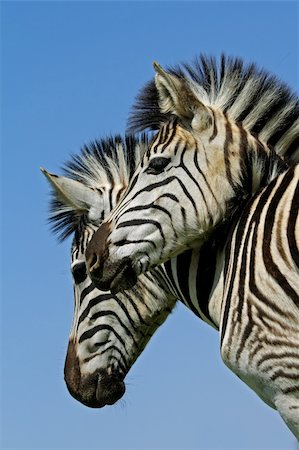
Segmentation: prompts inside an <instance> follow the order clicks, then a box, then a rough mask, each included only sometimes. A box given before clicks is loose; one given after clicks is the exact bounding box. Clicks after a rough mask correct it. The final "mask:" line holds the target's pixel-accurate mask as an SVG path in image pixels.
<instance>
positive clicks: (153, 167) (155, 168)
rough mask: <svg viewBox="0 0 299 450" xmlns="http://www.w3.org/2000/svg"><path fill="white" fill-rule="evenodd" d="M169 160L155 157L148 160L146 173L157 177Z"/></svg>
mask: <svg viewBox="0 0 299 450" xmlns="http://www.w3.org/2000/svg"><path fill="white" fill-rule="evenodd" d="M169 162H170V158H165V157H164V156H157V158H153V159H151V160H150V162H149V165H148V167H147V168H146V173H149V174H152V175H159V173H161V172H163V170H164V169H165V167H166V166H167V165H168V164H169Z"/></svg>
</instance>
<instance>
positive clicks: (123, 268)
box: [90, 258, 137, 294]
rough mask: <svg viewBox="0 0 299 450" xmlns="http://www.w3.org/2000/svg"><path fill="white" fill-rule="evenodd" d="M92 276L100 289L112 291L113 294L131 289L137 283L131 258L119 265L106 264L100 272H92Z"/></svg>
mask: <svg viewBox="0 0 299 450" xmlns="http://www.w3.org/2000/svg"><path fill="white" fill-rule="evenodd" d="M90 276H91V279H92V281H93V283H94V285H95V286H96V287H97V288H98V289H100V290H101V291H109V290H110V291H111V293H112V294H117V293H118V292H120V291H125V290H126V289H130V288H132V287H133V286H134V285H135V284H136V282H137V274H136V272H135V270H134V269H133V267H132V264H131V260H130V258H125V259H124V260H122V261H121V262H120V263H119V264H113V263H111V264H107V262H105V263H104V266H103V267H101V268H100V271H91V272H90Z"/></svg>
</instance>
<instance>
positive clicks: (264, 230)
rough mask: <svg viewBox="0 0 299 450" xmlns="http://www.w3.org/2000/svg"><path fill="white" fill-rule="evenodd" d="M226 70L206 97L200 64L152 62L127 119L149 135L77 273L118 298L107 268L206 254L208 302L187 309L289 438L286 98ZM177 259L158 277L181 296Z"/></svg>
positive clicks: (297, 315) (295, 175) (290, 243)
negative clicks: (204, 323) (209, 330)
mask: <svg viewBox="0 0 299 450" xmlns="http://www.w3.org/2000/svg"><path fill="white" fill-rule="evenodd" d="M238 64H239V63H237V62H235V64H233V63H232V61H230V64H229V65H228V66H225V60H222V66H221V71H220V73H218V72H217V71H216V69H215V70H214V71H213V77H212V80H211V79H210V81H209V82H208V88H207V89H206V86H205V85H204V84H200V82H201V83H203V79H204V76H206V75H207V67H208V66H209V65H208V64H207V65H206V66H205V65H204V64H203V68H202V70H203V71H202V73H200V75H199V77H198V79H197V78H196V77H195V74H194V73H191V72H190V68H187V69H186V70H187V72H188V73H189V78H187V76H186V75H184V74H183V72H179V73H175V72H174V71H169V72H165V71H164V70H163V69H162V68H161V67H160V66H159V65H158V64H155V69H156V72H157V74H156V103H157V104H156V106H155V104H153V102H152V98H151V97H150V99H149V97H148V91H147V90H145V91H144V92H143V94H142V95H141V97H140V100H139V104H138V108H139V109H138V111H139V113H140V112H142V111H143V112H145V111H146V112H149V110H151V111H155V107H156V108H158V113H157V114H156V115H155V116H150V117H145V116H143V115H142V114H140V118H139V119H138V118H137V119H136V122H135V125H134V126H140V127H141V125H142V127H151V128H153V129H154V128H156V127H159V126H160V129H159V132H158V133H157V134H156V136H155V137H154V138H153V140H152V141H151V143H150V144H149V146H148V149H147V151H146V152H145V154H144V156H143V159H142V161H141V163H140V165H139V167H138V168H137V170H136V172H135V174H134V175H133V177H132V179H131V182H130V185H129V187H128V189H127V190H126V192H125V194H124V196H123V197H122V199H121V200H120V202H119V203H118V205H117V206H116V207H115V208H114V210H113V211H112V213H111V214H110V216H109V217H108V218H107V219H106V220H105V221H104V224H103V226H102V227H101V228H100V229H99V231H100V232H101V233H103V234H102V241H101V245H98V244H97V242H96V239H93V240H92V245H89V246H88V248H87V253H86V254H87V255H88V257H87V263H88V270H89V273H90V275H91V277H92V279H94V280H95V282H96V283H97V285H98V286H99V287H100V286H101V285H103V286H109V285H113V286H115V283H116V281H115V280H117V284H118V289H120V290H122V289H124V288H125V286H126V284H125V280H124V279H123V278H122V277H121V276H118V274H117V273H116V272H117V270H118V268H121V270H122V271H123V273H132V271H133V272H135V274H136V275H140V274H142V273H144V272H146V271H147V270H148V269H151V268H154V267H156V266H157V265H158V264H161V263H166V261H168V260H169V259H170V258H175V257H176V255H178V254H180V253H182V252H183V251H186V250H187V249H189V256H188V254H186V255H184V257H183V258H184V259H185V261H190V260H192V256H191V255H192V249H193V248H198V249H203V250H204V249H205V246H207V247H206V248H208V251H210V249H211V248H214V249H215V252H214V254H212V255H214V256H212V258H211V259H212V263H211V265H212V266H213V270H212V274H213V276H211V272H210V270H211V269H210V268H209V269H208V273H210V278H209V279H207V286H208V288H207V289H206V291H207V292H208V294H207V295H208V300H207V302H206V303H205V308H202V307H200V308H199V310H198V309H197V308H195V309H196V310H197V312H198V313H199V315H201V317H203V318H207V319H209V317H210V318H211V319H212V322H214V324H215V325H216V327H219V328H220V330H221V336H222V346H221V352H222V357H223V359H224V361H225V363H226V364H227V365H228V366H229V367H230V368H231V369H232V370H233V371H234V372H235V373H236V374H238V376H239V377H240V378H242V379H243V380H244V381H245V382H246V383H247V384H248V385H249V386H250V387H252V388H253V389H254V390H255V391H256V392H257V393H258V395H259V396H260V397H261V398H262V399H263V400H264V401H266V402H267V403H268V404H269V405H271V406H272V407H274V408H276V409H277V410H278V411H279V412H280V414H281V416H282V417H283V419H284V420H285V421H286V423H287V425H288V426H289V428H290V429H291V430H292V431H293V433H294V434H295V435H296V436H297V437H298V436H299V422H298V415H297V412H298V411H296V408H298V395H299V391H298V378H299V353H298V348H299V338H298V336H299V309H298V295H299V268H298V257H299V253H298V247H299V235H298V233H299V226H298V182H299V181H298V180H299V166H298V165H292V164H294V163H293V162H292V160H294V161H298V158H299V155H298V135H299V130H298V100H297V98H296V97H295V96H291V95H290V93H289V92H288V91H287V90H285V88H284V87H283V86H282V85H281V84H279V83H278V82H276V81H275V80H274V78H269V77H268V78H267V77H266V76H264V74H263V75H262V73H260V72H258V73H257V72H256V71H255V70H254V69H253V67H251V68H250V70H249V69H248V72H247V75H246V76H245V74H244V73H243V78H242V76H241V75H242V70H243V69H242V70H241V68H240V67H239V65H238ZM213 67H214V66H213ZM228 69H231V72H232V73H231V74H229V73H228V71H227V70H228ZM203 75H204V76H203ZM240 79H241V81H242V80H243V81H242V82H240V83H239V84H238V80H240ZM215 80H218V81H217V82H215ZM199 81H200V82H199ZM206 81H207V80H206ZM258 82H260V86H259V89H257V90H256V91H255V92H253V93H251V91H250V89H249V86H250V88H252V89H253V88H254V87H256V86H257V84H258ZM234 83H236V85H234ZM235 86H236V89H235V91H234V92H233V93H232V88H234V87H235ZM229 88H230V89H229ZM245 93H247V94H248V95H249V94H250V95H249V99H250V102H249V103H248V101H247V100H248V95H245ZM274 94H277V96H276V97H275V95H274ZM273 96H274V97H273ZM259 97H260V98H259ZM252 98H254V99H255V103H254V104H252ZM273 98H276V99H274V100H273ZM277 99H278V100H277ZM276 100H277V101H276ZM290 111H292V112H291V113H290ZM136 114H137V113H136ZM136 117H137V116H136ZM240 118H241V119H242V123H241V122H240ZM149 120H151V123H149ZM161 123H162V125H161ZM273 144H275V147H273ZM277 211H278V212H277ZM131 236H134V241H132V240H131V238H130V237H131ZM216 236H220V237H221V238H220V241H219V240H218V241H217V238H216ZM219 242H220V245H219ZM91 248H92V250H90V249H91ZM179 258H180V256H179V257H176V259H174V260H173V261H174V262H168V263H167V264H168V266H167V265H166V266H165V267H166V268H167V267H168V270H169V267H170V274H171V276H172V283H173V284H175V285H176V287H177V288H178V290H181V291H182V290H184V288H186V286H187V288H188V287H189V288H190V284H189V282H190V279H192V280H193V282H194V280H195V279H196V276H194V272H193V273H192V263H191V264H189V263H188V265H189V268H188V269H187V270H186V271H184V270H182V271H181V273H180V275H182V277H180V275H179V276H177V273H179V272H178V270H179V269H178V267H179V266H180V261H179ZM188 258H189V259H188ZM184 259H182V262H183V261H184ZM174 266H175V271H171V268H172V267H174ZM186 266H187V264H186ZM198 267H199V266H198ZM166 270H167V269H166ZM169 277H170V276H169ZM114 289H115V288H114ZM198 289H200V285H198V286H196V288H195V290H196V292H198ZM187 290H188V289H187ZM191 291H192V289H189V292H188V295H187V297H188V296H189V297H188V303H189V304H190V305H192V303H193V302H192V298H191V295H190V292H191ZM185 292H186V289H185ZM199 292H200V291H199ZM279 345H280V346H281V347H280V353H278V354H276V353H275V352H276V350H277V347H278V346H279ZM275 354H276V357H275V356H273V355H275ZM285 355H286V356H285ZM268 360H271V364H272V367H271V370H270V369H269V370H268V371H267V370H265V369H264V368H263V365H265V367H267V364H266V361H268Z"/></svg>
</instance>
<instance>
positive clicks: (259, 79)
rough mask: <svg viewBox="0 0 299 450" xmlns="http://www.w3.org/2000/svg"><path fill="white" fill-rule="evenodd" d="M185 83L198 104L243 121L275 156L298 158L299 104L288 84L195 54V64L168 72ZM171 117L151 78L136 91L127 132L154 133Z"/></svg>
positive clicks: (232, 61)
mask: <svg viewBox="0 0 299 450" xmlns="http://www.w3.org/2000/svg"><path fill="white" fill-rule="evenodd" d="M166 70H167V71H168V72H169V73H171V74H173V75H176V76H177V77H179V78H180V79H184V80H185V81H186V82H187V83H188V85H189V86H190V88H191V89H192V90H193V92H194V93H195V95H196V96H197V97H198V99H199V100H201V101H202V102H204V103H205V104H207V105H210V106H212V107H215V108H219V109H221V110H222V111H223V112H225V113H226V114H227V115H228V117H229V118H230V119H231V120H234V121H235V122H241V123H242V124H243V126H244V128H246V129H247V130H248V131H249V132H251V133H252V134H253V135H255V136H257V137H258V138H259V139H260V140H261V141H262V142H264V143H265V144H267V145H268V146H269V147H274V146H275V150H276V152H277V153H278V154H280V155H281V156H286V157H287V158H291V159H293V160H298V159H299V119H298V116H299V100H298V96H297V95H296V94H295V93H293V92H291V90H290V89H289V87H287V85H286V84H284V83H283V82H281V81H280V80H278V79H277V78H276V77H275V76H273V75H271V74H269V73H268V72H266V71H264V70H261V69H259V68H257V66H256V65H255V64H245V63H244V62H243V61H242V59H240V58H233V57H227V56H225V55H222V56H221V58H220V61H219V62H217V61H216V59H215V58H214V57H207V56H205V55H201V56H199V58H198V59H196V60H195V61H194V63H193V64H186V63H183V64H181V65H178V66H175V67H168V68H167V69H166ZM169 119H170V114H164V113H162V112H161V110H160V108H159V102H158V92H157V89H156V87H155V83H154V80H151V81H149V82H148V83H147V84H146V85H145V86H144V87H143V88H142V89H141V91H140V92H139V95H138V96H137V98H136V101H135V104H134V105H133V108H132V112H131V115H130V117H129V120H128V130H129V132H131V133H135V132H139V131H143V130H145V129H151V130H156V129H158V128H160V126H161V125H162V124H163V123H165V122H167V121H168V120H169Z"/></svg>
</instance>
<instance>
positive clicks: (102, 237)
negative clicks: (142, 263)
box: [85, 222, 137, 294]
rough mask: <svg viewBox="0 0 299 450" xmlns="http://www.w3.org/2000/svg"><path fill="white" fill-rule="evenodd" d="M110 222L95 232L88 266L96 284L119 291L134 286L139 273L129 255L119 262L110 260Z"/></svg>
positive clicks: (87, 256) (86, 253) (87, 249)
mask: <svg viewBox="0 0 299 450" xmlns="http://www.w3.org/2000/svg"><path fill="white" fill-rule="evenodd" d="M109 234H110V224H109V223H108V222H105V223H103V224H102V225H101V226H100V227H99V229H98V230H97V231H96V232H95V233H94V235H93V237H92V239H91V240H90V242H89V244H88V246H87V248H86V252H85V258H86V266H87V270H88V272H89V275H90V278H91V279H92V281H93V283H94V285H95V286H96V287H97V288H98V289H100V290H102V291H109V290H110V291H111V292H112V294H116V293H117V292H119V291H124V290H126V289H130V288H132V287H133V286H134V285H135V283H136V282H137V275H136V272H135V270H134V269H133V266H132V262H131V260H130V258H129V257H127V258H124V259H122V260H121V261H120V262H118V263H113V262H110V261H109V251H108V236H109Z"/></svg>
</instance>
